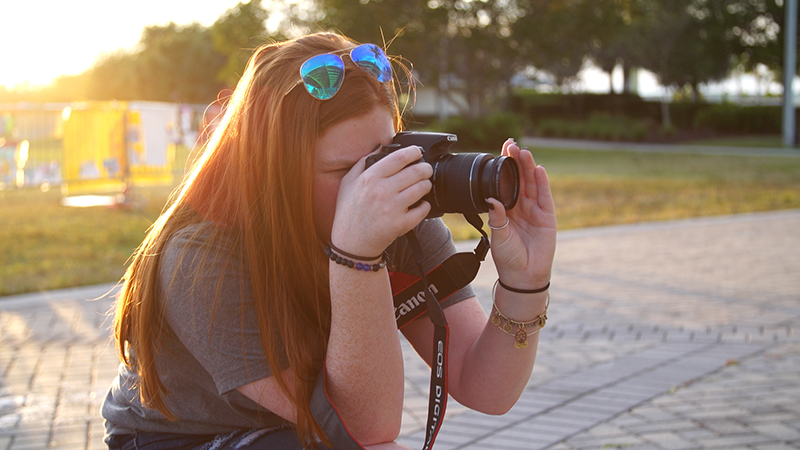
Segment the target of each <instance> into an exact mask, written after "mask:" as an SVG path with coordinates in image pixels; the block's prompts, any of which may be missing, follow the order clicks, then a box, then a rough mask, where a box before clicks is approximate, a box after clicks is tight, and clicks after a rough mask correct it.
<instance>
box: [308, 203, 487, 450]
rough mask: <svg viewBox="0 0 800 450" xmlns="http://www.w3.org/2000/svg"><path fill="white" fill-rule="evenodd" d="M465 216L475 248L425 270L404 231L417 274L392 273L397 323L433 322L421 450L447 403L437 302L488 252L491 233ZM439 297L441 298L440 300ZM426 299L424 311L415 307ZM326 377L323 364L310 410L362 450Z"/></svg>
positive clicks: (346, 445)
mask: <svg viewBox="0 0 800 450" xmlns="http://www.w3.org/2000/svg"><path fill="white" fill-rule="evenodd" d="M464 217H465V218H466V219H467V221H468V222H469V223H470V224H471V225H472V226H473V227H475V228H476V229H477V230H478V231H479V232H480V233H481V239H480V242H478V245H477V247H475V251H474V252H472V253H467V252H462V253H456V254H454V255H452V256H450V257H449V258H447V259H446V260H445V261H444V262H443V263H442V264H440V265H439V266H437V267H435V268H434V269H433V270H431V271H430V272H428V273H425V271H424V269H423V268H422V261H424V259H425V256H424V254H423V251H422V247H421V246H420V244H419V240H418V239H417V236H416V234H415V233H414V230H412V231H410V232H408V233H407V234H406V239H407V240H408V243H409V246H410V248H411V252H412V255H413V256H414V260H415V262H416V264H417V270H418V272H419V276H418V277H417V276H414V275H410V274H404V273H401V272H392V274H391V281H392V296H393V298H394V306H395V318H396V319H397V328H398V329H399V328H402V327H403V326H404V325H406V324H408V323H409V322H411V321H413V320H414V319H416V318H418V317H420V316H421V315H423V314H425V313H426V312H427V313H428V317H430V320H431V322H432V323H433V326H434V330H433V353H432V355H433V361H432V364H431V383H430V392H429V395H428V420H427V424H426V427H425V441H424V445H423V447H422V450H430V449H431V448H432V447H433V443H434V441H435V440H436V435H437V434H438V433H439V429H440V428H441V426H442V421H443V420H444V413H445V409H446V407H447V356H448V346H447V341H448V338H449V335H450V330H449V328H448V326H447V320H446V319H445V316H444V309H443V308H442V305H441V304H440V302H441V301H443V300H445V299H446V298H448V297H449V296H451V295H452V294H454V293H455V292H456V291H458V290H459V289H461V288H463V287H465V286H467V285H468V284H469V283H470V282H471V281H472V280H474V279H475V276H476V275H477V274H478V269H479V268H480V264H481V262H482V261H483V260H484V258H486V254H487V253H488V251H489V236H488V235H487V234H486V232H485V231H483V220H482V219H481V218H480V216H479V215H477V214H464ZM439 299H441V300H439ZM421 303H425V310H424V311H423V310H422V308H418V306H420V304H421ZM326 385H327V383H326V381H325V369H324V368H323V370H322V371H321V373H320V375H319V378H318V379H317V384H316V387H315V389H314V394H313V395H312V398H311V412H312V414H313V415H314V418H315V419H316V421H317V423H319V424H320V426H321V427H322V428H323V430H325V433H326V434H327V435H328V437H329V438H330V440H331V441H332V443H333V444H334V446H335V447H336V448H341V449H347V450H350V449H353V450H356V449H363V447H362V446H361V444H359V443H358V442H357V441H356V440H355V439H354V438H353V437H352V435H351V434H350V432H349V430H347V427H346V426H345V424H344V422H343V421H342V420H341V416H340V415H339V412H338V411H337V410H336V407H335V405H334V404H333V402H332V401H331V399H330V397H329V395H328V392H327V389H326Z"/></svg>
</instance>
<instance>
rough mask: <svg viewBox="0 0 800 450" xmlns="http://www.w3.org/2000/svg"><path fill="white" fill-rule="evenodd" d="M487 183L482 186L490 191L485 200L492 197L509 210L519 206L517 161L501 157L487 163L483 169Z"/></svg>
mask: <svg viewBox="0 0 800 450" xmlns="http://www.w3.org/2000/svg"><path fill="white" fill-rule="evenodd" d="M483 174H484V179H485V181H484V182H483V183H482V186H485V187H486V188H487V189H488V191H487V192H488V193H487V195H485V196H484V198H487V197H492V198H495V199H497V200H499V201H500V203H502V204H503V206H505V208H506V210H509V209H511V208H513V207H514V205H516V204H517V197H519V168H518V167H517V163H516V161H514V160H513V159H511V158H509V157H507V156H501V157H499V158H494V159H492V160H489V161H487V162H486V167H485V168H484V169H483Z"/></svg>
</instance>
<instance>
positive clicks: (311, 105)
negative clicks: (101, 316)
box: [114, 33, 400, 443]
mask: <svg viewBox="0 0 800 450" xmlns="http://www.w3.org/2000/svg"><path fill="white" fill-rule="evenodd" d="M355 45H356V43H354V42H352V41H350V40H349V39H347V38H344V37H342V36H339V35H336V34H330V33H319V34H314V35H309V36H305V37H302V38H299V39H296V40H291V41H286V42H281V43H276V44H271V45H266V46H263V47H261V48H259V49H258V50H256V51H255V53H254V54H253V56H252V57H251V59H250V62H249V63H248V66H247V69H246V70H245V73H244V75H243V77H242V79H241V80H240V81H239V84H238V86H237V88H236V90H235V91H234V94H233V96H232V98H231V100H230V103H229V105H228V106H227V108H226V111H225V115H224V117H223V119H222V121H221V122H220V124H219V126H218V128H217V129H216V131H215V132H214V134H213V135H212V137H211V139H210V141H209V142H208V144H207V146H206V148H205V150H204V153H203V154H202V155H201V157H200V158H199V160H198V161H197V163H196V164H195V166H194V167H193V168H192V170H191V171H190V173H189V174H188V176H187V178H186V179H185V180H184V182H183V184H182V186H181V187H180V189H179V191H177V195H176V196H175V198H174V199H173V200H172V202H171V204H170V205H169V207H168V208H167V209H166V210H165V212H164V213H163V214H162V215H161V217H159V219H158V220H157V221H156V222H155V224H154V225H153V227H152V228H151V230H150V231H149V232H148V234H147V236H146V238H145V239H144V241H143V242H142V244H141V246H140V247H139V248H138V249H137V251H136V253H135V254H134V256H133V259H132V263H131V265H130V266H129V268H128V270H127V272H126V274H125V276H124V277H123V285H122V290H121V292H120V297H119V300H118V302H117V310H116V315H115V320H114V327H115V338H116V344H117V351H118V354H119V356H120V359H121V360H122V361H123V362H125V363H126V364H128V365H130V366H131V367H135V369H136V371H137V373H138V375H139V388H140V396H141V400H142V403H143V404H144V405H147V406H148V407H152V408H155V409H157V410H159V411H161V412H162V413H163V414H164V415H165V416H167V417H168V418H170V419H172V420H176V419H178V420H179V419H180V418H177V417H174V415H173V414H172V413H171V412H170V410H169V408H168V407H167V405H166V403H165V397H166V396H167V395H168V392H167V391H166V388H165V386H164V384H163V383H162V382H161V380H160V378H159V377H158V371H157V367H156V364H155V353H156V352H157V351H158V348H159V342H160V333H159V332H154V329H155V330H160V329H161V328H162V327H163V320H164V318H163V313H162V311H161V309H162V308H163V305H159V303H160V302H159V299H158V274H159V264H160V255H161V254H162V252H163V249H164V247H165V245H166V243H167V241H168V239H169V237H170V236H171V235H172V234H173V233H174V232H176V231H178V230H180V229H182V228H184V227H186V226H187V225H190V224H192V223H196V222H201V221H210V222H214V223H215V224H217V225H218V226H220V227H222V228H224V229H226V231H227V232H230V231H231V230H232V231H233V232H234V233H236V235H237V236H238V239H237V240H236V241H237V243H238V246H239V248H238V249H236V250H238V255H237V256H236V257H238V258H241V262H243V263H244V266H245V267H247V268H248V270H249V274H248V275H249V280H248V281H250V284H251V286H252V290H253V292H252V298H253V303H254V305H255V310H256V311H255V313H256V315H257V318H258V323H259V332H260V337H261V341H262V344H263V346H264V349H265V353H266V357H267V361H268V363H269V365H270V367H272V368H273V376H274V377H275V379H276V380H277V382H278V384H279V386H280V387H281V389H282V390H283V392H284V393H285V394H286V396H287V397H288V398H289V399H290V400H291V402H292V403H293V404H294V406H295V408H296V411H297V416H296V417H297V421H296V427H297V431H298V434H299V435H300V438H301V440H303V441H304V442H307V443H310V442H314V441H315V440H316V438H321V439H323V441H327V438H326V436H325V435H324V433H323V432H322V430H321V429H320V427H319V426H318V425H317V423H316V422H315V421H314V419H313V417H312V415H311V412H310V410H309V401H310V399H311V394H312V391H313V387H314V383H315V381H316V378H317V375H318V374H319V371H320V370H321V368H322V365H323V361H324V358H325V351H326V348H327V342H328V335H329V332H330V293H329V290H328V262H327V259H326V258H325V256H324V255H323V253H322V250H321V241H320V239H321V238H322V237H321V236H317V235H316V230H315V227H314V211H313V208H312V205H313V202H312V199H313V171H314V157H315V148H316V142H317V139H318V138H319V136H320V135H321V134H322V133H323V132H324V131H325V130H327V129H328V128H330V127H331V126H333V125H335V124H337V123H339V122H342V121H344V120H347V119H350V118H354V117H359V116H360V115H362V114H365V113H367V112H370V111H372V110H373V109H374V108H376V107H378V106H382V107H385V108H387V110H388V111H390V112H391V113H392V114H393V115H394V118H395V125H396V128H399V127H400V112H399V110H398V106H397V105H398V102H397V85H396V82H392V83H379V82H378V81H376V80H375V79H374V78H372V77H371V76H370V75H368V74H367V73H366V72H364V71H363V70H361V69H359V68H356V66H355V65H354V64H353V63H352V62H351V61H350V60H349V58H346V57H345V58H343V59H344V60H345V65H346V76H345V79H344V83H343V85H342V87H341V89H340V91H339V93H338V94H337V95H336V96H335V97H334V98H333V99H331V100H327V101H320V100H317V99H315V98H313V97H311V96H310V95H309V94H308V93H307V92H305V89H304V88H303V86H300V85H298V81H299V79H300V77H299V68H300V65H301V64H302V63H303V62H304V61H305V60H306V59H308V58H310V57H312V56H315V55H318V54H322V53H331V52H336V53H342V52H343V51H344V50H348V49H350V48H352V47H354V46H355ZM212 239H214V238H213V237H212ZM209 248H213V246H209ZM287 274H291V276H288V277H287ZM210 326H211V324H209V327H210ZM279 344H280V346H281V347H282V348H279ZM130 350H133V354H135V359H136V361H135V364H134V362H133V361H132V360H131V358H130V355H131V353H130ZM284 351H285V353H284ZM286 363H288V366H289V367H290V368H291V369H292V373H294V375H295V376H296V380H294V381H295V383H294V384H293V385H294V386H295V388H294V389H290V387H289V386H290V384H289V383H287V381H288V380H285V379H283V378H284V377H283V376H282V374H281V371H280V370H278V368H284V367H285V364H286ZM253 381H255V380H253Z"/></svg>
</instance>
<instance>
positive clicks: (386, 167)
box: [239, 147, 432, 449]
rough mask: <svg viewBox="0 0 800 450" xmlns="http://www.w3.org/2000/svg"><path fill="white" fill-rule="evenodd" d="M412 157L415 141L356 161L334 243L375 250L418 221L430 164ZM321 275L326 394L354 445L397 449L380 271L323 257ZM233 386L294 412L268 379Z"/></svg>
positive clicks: (399, 382)
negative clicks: (327, 312)
mask: <svg viewBox="0 0 800 450" xmlns="http://www.w3.org/2000/svg"><path fill="white" fill-rule="evenodd" d="M419 157H420V151H419V149H418V148H416V147H409V148H407V149H403V150H398V151H397V152H394V153H393V154H392V155H390V156H388V157H386V158H384V159H383V160H382V161H380V162H379V163H377V164H375V166H374V167H371V168H370V170H369V171H365V170H364V162H363V160H362V161H360V162H359V163H358V164H356V166H355V167H354V168H353V169H352V170H351V171H350V172H349V173H348V174H347V175H346V176H345V177H344V178H343V179H342V180H341V185H340V187H339V195H338V199H337V207H336V213H335V217H334V221H333V226H332V231H331V241H332V242H333V243H334V244H335V245H336V247H338V248H341V249H342V250H345V251H347V252H348V253H353V254H360V255H376V254H380V253H381V252H382V251H383V250H384V249H385V248H386V247H388V246H389V245H390V244H391V243H392V242H393V241H394V240H395V239H396V238H397V237H398V236H400V235H402V234H405V233H406V232H407V231H408V230H410V229H411V228H413V227H414V226H415V225H416V224H417V223H419V222H420V221H422V219H423V218H424V217H425V216H426V215H427V213H428V211H429V209H430V206H429V205H428V204H427V203H425V202H423V204H421V205H420V206H418V207H415V208H413V209H409V206H410V205H412V204H414V203H416V202H417V201H418V200H419V199H420V198H421V197H422V196H423V195H424V194H425V193H427V192H428V191H429V190H430V181H429V180H428V179H429V178H430V176H431V172H432V168H431V167H430V165H427V164H416V165H412V166H409V167H407V166H408V165H409V164H410V163H411V162H413V161H416V160H417V159H419ZM359 262H369V263H374V262H376V261H359ZM329 277H330V294H331V332H330V337H329V340H328V348H327V353H326V359H325V370H326V378H327V391H328V394H329V395H330V397H331V400H332V402H333V403H334V404H335V405H336V408H337V411H338V412H339V414H340V415H341V417H342V419H343V421H344V422H345V424H346V425H347V427H348V430H349V431H350V433H351V434H352V435H353V437H355V438H356V440H358V441H359V442H360V443H361V444H362V445H366V446H370V445H377V444H385V445H386V446H387V447H385V448H387V449H388V448H400V447H397V446H399V444H396V443H393V442H391V441H393V440H394V439H396V438H397V436H398V434H399V432H400V424H401V419H402V407H403V388H404V377H403V357H402V351H401V347H400V339H399V335H398V333H397V324H396V321H395V318H394V306H393V303H392V294H391V286H390V284H389V277H388V273H387V270H386V269H385V268H384V269H381V270H379V271H377V272H364V271H360V270H354V269H351V268H347V267H344V266H341V265H339V264H336V263H334V262H330V263H329ZM289 375H291V374H289ZM288 379H293V377H291V376H290V377H288ZM239 391H240V392H242V393H243V394H245V395H246V396H248V397H249V398H251V399H253V400H255V401H257V402H258V403H259V404H261V405H262V406H264V407H266V408H267V409H269V410H270V411H273V412H275V413H276V414H279V415H281V416H282V417H284V418H286V419H288V420H292V419H293V418H294V415H295V411H294V408H293V406H292V404H291V402H289V401H288V399H286V398H285V396H284V395H283V394H282V392H281V391H280V389H279V388H278V386H277V383H275V382H274V380H272V379H271V378H265V379H263V380H258V381H257V382H255V383H251V384H250V385H245V386H242V387H241V388H239ZM392 446H395V447H392Z"/></svg>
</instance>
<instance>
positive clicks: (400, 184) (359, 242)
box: [331, 146, 433, 256]
mask: <svg viewBox="0 0 800 450" xmlns="http://www.w3.org/2000/svg"><path fill="white" fill-rule="evenodd" d="M421 156H422V150H421V149H420V148H419V147H417V146H410V147H405V148H401V149H399V150H396V151H394V152H392V153H391V154H389V155H387V156H386V157H384V158H383V159H381V160H380V161H378V162H376V163H375V164H374V165H372V166H370V167H369V169H365V165H366V163H365V161H366V157H364V158H362V159H361V160H359V162H358V164H356V165H355V166H353V168H352V169H351V170H350V171H349V172H348V173H347V175H345V177H344V178H343V179H342V182H341V184H340V187H339V194H338V197H337V201H336V214H335V216H334V220H333V228H332V230H331V240H332V242H334V243H335V244H336V246H338V247H340V248H342V249H344V250H346V251H347V252H350V253H354V254H357V255H372V256H374V255H379V254H380V253H381V252H383V251H384V250H385V249H386V248H387V247H388V246H389V245H390V244H391V243H392V242H393V241H394V240H395V239H397V238H398V237H400V236H402V235H404V234H406V233H407V232H409V231H410V230H411V229H413V228H414V227H415V226H417V225H418V224H419V223H420V222H422V220H423V219H425V217H426V216H427V215H428V213H429V212H430V209H431V206H430V204H429V203H428V202H426V201H423V202H419V200H420V199H421V198H422V197H423V196H424V195H425V194H427V193H428V192H430V190H431V187H432V185H431V181H430V178H431V177H432V176H433V168H432V167H431V165H430V164H428V163H421V164H413V163H414V162H416V161H418V160H419V159H420V158H421ZM417 202H419V204H418V205H414V204H415V203H417ZM412 206H414V207H413V208H412Z"/></svg>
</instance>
